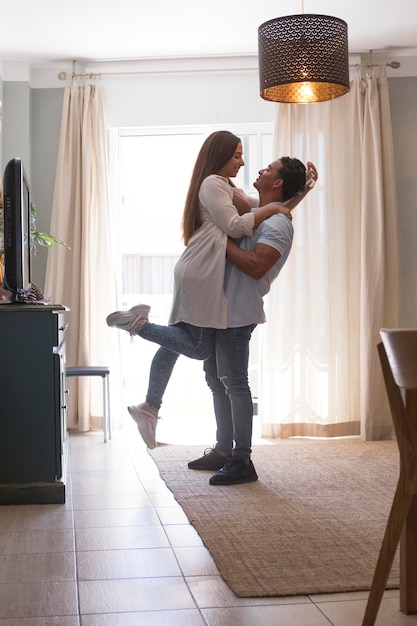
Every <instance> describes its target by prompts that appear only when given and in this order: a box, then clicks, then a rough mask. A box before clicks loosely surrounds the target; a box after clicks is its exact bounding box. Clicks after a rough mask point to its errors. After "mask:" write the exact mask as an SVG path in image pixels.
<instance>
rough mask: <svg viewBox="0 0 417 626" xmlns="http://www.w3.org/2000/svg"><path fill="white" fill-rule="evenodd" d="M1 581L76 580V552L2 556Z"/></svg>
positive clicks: (43, 581) (44, 581)
mask: <svg viewBox="0 0 417 626" xmlns="http://www.w3.org/2000/svg"><path fill="white" fill-rule="evenodd" d="M1 561H2V563H1V568H0V584H1V583H33V582H42V583H46V582H60V581H70V580H75V579H76V576H75V554H74V552H52V553H46V554H18V555H16V554H8V555H3V556H2V557H1Z"/></svg>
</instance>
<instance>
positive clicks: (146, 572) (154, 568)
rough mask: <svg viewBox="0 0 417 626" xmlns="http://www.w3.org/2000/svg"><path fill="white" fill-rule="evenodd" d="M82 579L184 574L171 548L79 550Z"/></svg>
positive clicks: (78, 561) (79, 573)
mask: <svg viewBox="0 0 417 626" xmlns="http://www.w3.org/2000/svg"><path fill="white" fill-rule="evenodd" d="M77 569H78V578H79V580H103V579H112V578H117V579H119V578H144V577H146V578H154V577H157V576H161V577H164V576H181V570H180V568H179V565H178V563H177V560H176V558H175V555H174V553H173V551H172V549H171V548H158V549H155V548H152V549H150V550H148V549H142V550H105V551H95V552H79V553H78V557H77Z"/></svg>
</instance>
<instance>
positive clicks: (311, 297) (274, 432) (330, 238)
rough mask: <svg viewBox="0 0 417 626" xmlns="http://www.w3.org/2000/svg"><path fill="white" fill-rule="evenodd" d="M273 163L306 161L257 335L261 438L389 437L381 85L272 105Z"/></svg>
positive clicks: (391, 201) (390, 260) (389, 181)
mask: <svg viewBox="0 0 417 626" xmlns="http://www.w3.org/2000/svg"><path fill="white" fill-rule="evenodd" d="M276 107H277V110H276V123H275V131H274V158H277V157H278V158H279V157H280V156H283V155H286V154H289V155H291V156H297V157H298V158H300V159H301V160H302V161H303V162H306V161H307V160H308V161H313V162H314V163H315V164H316V165H317V167H318V171H319V181H318V183H317V185H316V187H315V188H314V190H313V191H312V192H311V193H310V194H309V195H308V197H307V198H306V200H304V201H303V202H302V204H301V205H300V206H299V207H298V208H297V209H296V210H295V211H294V213H293V224H294V229H295V234H294V243H293V249H292V251H291V254H290V257H289V260H288V261H287V264H286V266H285V267H284V269H283V271H282V272H281V274H280V276H279V278H278V280H277V281H276V283H275V284H274V285H273V287H272V289H271V292H270V294H268V296H267V298H266V315H267V322H266V324H265V325H263V327H262V328H260V342H259V343H260V350H261V355H260V363H261V368H260V393H259V397H260V401H259V413H260V419H261V433H262V435H263V436H266V437H289V436H296V435H298V436H330V437H332V436H344V435H361V437H362V438H363V439H365V440H375V439H384V438H389V437H390V436H391V432H392V422H391V416H390V412H389V408H388V403H387V400H386V394H385V390H384V385H383V380H382V374H381V368H380V365H379V362H378V355H377V348H376V346H377V343H378V342H379V341H380V339H379V329H380V328H381V327H382V326H386V327H395V326H397V324H398V244H397V206H396V191H395V177H394V159H393V146H392V133H391V120H390V111H389V100H388V85H387V79H386V77H385V67H381V68H380V78H376V77H375V76H373V75H372V76H367V77H365V78H359V77H358V78H355V79H354V80H352V82H351V91H350V94H348V95H347V96H344V97H343V98H339V99H337V100H334V101H331V102H323V103H317V104H308V105H288V104H286V105H280V104H278V105H276Z"/></svg>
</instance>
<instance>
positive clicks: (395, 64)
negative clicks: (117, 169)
mask: <svg viewBox="0 0 417 626" xmlns="http://www.w3.org/2000/svg"><path fill="white" fill-rule="evenodd" d="M378 65H380V63H371V62H370V63H353V64H352V65H349V67H356V68H357V69H359V68H361V67H366V68H370V67H378ZM385 65H386V66H387V67H391V68H392V69H393V70H397V69H398V68H399V67H401V63H400V62H399V61H390V62H389V63H385ZM239 69H240V70H241V69H242V68H239ZM247 69H254V68H247ZM180 71H181V73H187V72H195V71H196V70H180ZM198 71H199V72H202V71H203V72H211V71H213V70H212V68H210V69H207V70H202V69H200V70H198ZM216 71H217V72H218V71H219V69H218V68H217V69H216ZM143 73H144V72H143V71H136V72H85V73H77V72H72V73H71V76H72V78H87V79H90V80H93V79H95V78H100V77H101V76H139V75H141V74H143ZM165 73H166V70H159V71H152V74H165ZM67 77H68V72H65V71H63V72H59V74H58V78H59V80H67Z"/></svg>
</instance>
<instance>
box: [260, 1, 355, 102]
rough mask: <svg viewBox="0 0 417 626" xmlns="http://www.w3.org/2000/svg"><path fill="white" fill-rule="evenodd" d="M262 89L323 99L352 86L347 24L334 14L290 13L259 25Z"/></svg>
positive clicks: (273, 95) (280, 97) (285, 98)
mask: <svg viewBox="0 0 417 626" xmlns="http://www.w3.org/2000/svg"><path fill="white" fill-rule="evenodd" d="M258 46H259V80H260V95H261V97H262V98H264V100H272V101H273V102H300V103H307V102H322V101H323V100H332V99H333V98H338V97H339V96H343V95H344V94H345V93H348V91H349V52H348V36H347V24H346V22H344V21H343V20H341V19H339V18H337V17H329V16H328V15H311V14H310V15H305V14H302V15H288V16H286V17H278V18H276V19H273V20H269V21H268V22H264V24H261V25H260V26H259V28H258Z"/></svg>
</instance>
